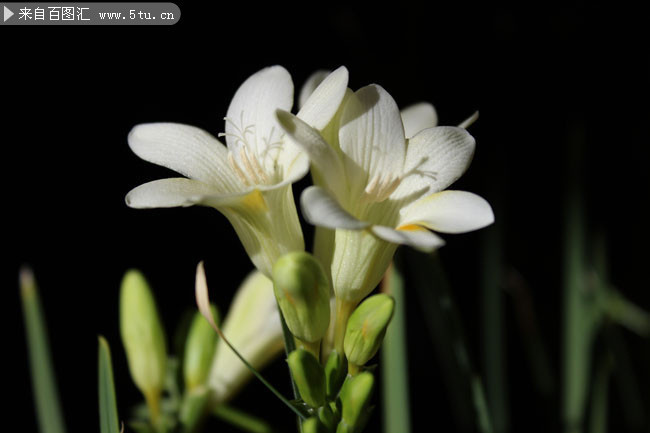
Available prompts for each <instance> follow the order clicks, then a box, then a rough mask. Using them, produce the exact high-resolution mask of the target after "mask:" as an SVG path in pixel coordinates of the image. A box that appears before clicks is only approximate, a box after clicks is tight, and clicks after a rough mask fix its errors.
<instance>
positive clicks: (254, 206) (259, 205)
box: [242, 189, 269, 212]
mask: <svg viewBox="0 0 650 433" xmlns="http://www.w3.org/2000/svg"><path fill="white" fill-rule="evenodd" d="M242 205H244V206H245V207H246V208H248V209H250V210H252V211H254V212H266V211H268V210H269V207H268V206H267V204H266V200H265V199H264V196H263V195H262V193H261V192H260V190H259V189H255V190H253V191H252V192H251V193H250V194H247V195H246V196H244V198H243V199H242Z"/></svg>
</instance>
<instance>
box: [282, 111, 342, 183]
mask: <svg viewBox="0 0 650 433" xmlns="http://www.w3.org/2000/svg"><path fill="white" fill-rule="evenodd" d="M277 116H278V121H279V123H280V126H282V128H283V129H284V131H285V132H286V133H287V134H288V136H289V137H291V138H292V139H293V140H294V141H295V142H296V143H297V144H298V145H299V146H300V147H301V148H302V149H303V150H304V151H305V152H306V154H307V155H309V159H310V160H311V163H312V165H313V166H314V168H315V169H316V170H317V171H318V174H317V175H318V176H320V178H321V179H323V181H325V182H326V183H327V185H326V186H327V187H328V188H329V189H330V190H331V191H332V192H333V193H334V194H337V192H341V191H342V190H343V189H344V188H346V180H345V172H344V171H343V163H342V162H341V159H340V158H339V155H338V154H337V153H336V151H335V150H334V149H333V148H332V146H330V145H329V144H328V143H327V142H325V140H324V139H323V137H322V136H321V135H320V133H319V132H318V131H317V130H315V129H314V128H312V127H311V126H309V125H308V124H307V123H305V122H304V121H302V120H301V119H299V118H298V117H296V116H294V115H293V114H291V113H288V112H286V111H281V110H278V112H277Z"/></svg>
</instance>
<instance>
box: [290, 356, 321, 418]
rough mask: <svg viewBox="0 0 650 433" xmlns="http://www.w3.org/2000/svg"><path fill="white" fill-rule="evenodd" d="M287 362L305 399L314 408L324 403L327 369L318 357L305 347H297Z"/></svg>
mask: <svg viewBox="0 0 650 433" xmlns="http://www.w3.org/2000/svg"><path fill="white" fill-rule="evenodd" d="M287 362H288V363H289V369H290V370H291V374H292V375H293V380H294V381H295V383H296V386H297V387H298V392H299V393H300V396H301V397H302V399H303V401H304V402H305V403H307V405H309V406H310V407H312V408H318V407H320V406H322V405H324V404H325V388H326V387H325V371H324V370H323V367H322V366H321V365H320V363H319V362H318V360H317V359H316V357H314V355H312V354H311V353H310V352H308V351H307V350H305V349H296V350H294V351H293V352H291V353H290V354H289V357H288V358H287Z"/></svg>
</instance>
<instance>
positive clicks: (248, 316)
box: [208, 272, 284, 404]
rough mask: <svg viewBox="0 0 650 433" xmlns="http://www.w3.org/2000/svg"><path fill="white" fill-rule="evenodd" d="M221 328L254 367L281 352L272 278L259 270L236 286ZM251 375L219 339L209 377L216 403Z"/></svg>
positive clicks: (234, 390)
mask: <svg viewBox="0 0 650 433" xmlns="http://www.w3.org/2000/svg"><path fill="white" fill-rule="evenodd" d="M222 329H223V334H224V335H225V336H226V338H227V339H228V341H230V343H231V344H232V345H233V347H235V348H236V349H237V351H238V352H239V353H240V354H241V355H242V356H243V357H244V359H246V360H247V361H248V362H249V363H250V364H251V365H252V366H253V367H254V368H255V369H257V370H260V369H261V368H262V367H264V366H265V365H266V364H268V362H270V361H271V360H272V359H274V358H275V357H276V356H277V355H278V354H280V352H282V349H283V348H284V343H283V341H284V339H283V337H282V324H281V322H280V313H279V311H278V308H277V302H276V300H275V296H274V295H273V283H272V282H271V280H269V279H268V278H266V277H265V276H264V275H262V274H261V273H259V272H253V273H251V274H250V275H249V276H248V277H247V278H246V279H245V280H244V282H243V283H242V284H241V286H240V287H239V289H237V292H236V293H235V298H234V299H233V301H232V303H231V305H230V308H229V309H228V314H227V315H226V317H225V319H224V321H223V327H222ZM252 377H253V375H252V373H251V371H250V370H249V369H248V368H247V367H246V366H245V365H244V363H242V362H241V360H240V359H239V358H238V357H237V356H236V355H235V354H234V352H233V351H232V350H230V348H229V347H227V346H226V345H225V343H224V342H223V340H222V339H220V340H219V341H218V342H217V348H216V350H215V354H214V358H213V360H212V368H211V371H210V376H209V379H208V386H209V387H210V388H211V389H212V391H213V392H214V399H215V403H216V404H218V403H225V402H227V401H228V400H230V399H231V398H232V397H233V396H234V395H235V394H236V393H237V392H238V391H239V389H240V388H241V387H242V386H243V385H244V384H245V383H246V382H247V381H248V380H250V379H251V378H252Z"/></svg>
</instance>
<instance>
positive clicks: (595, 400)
mask: <svg viewBox="0 0 650 433" xmlns="http://www.w3.org/2000/svg"><path fill="white" fill-rule="evenodd" d="M611 364H612V362H611V358H610V356H609V353H604V354H603V356H602V359H601V360H600V362H599V363H598V367H597V368H596V374H594V379H593V382H592V387H591V403H590V405H591V410H590V413H591V417H590V422H589V426H590V429H589V431H590V433H607V405H608V393H609V377H610V373H611V367H612V365H611Z"/></svg>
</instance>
